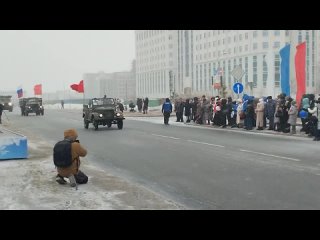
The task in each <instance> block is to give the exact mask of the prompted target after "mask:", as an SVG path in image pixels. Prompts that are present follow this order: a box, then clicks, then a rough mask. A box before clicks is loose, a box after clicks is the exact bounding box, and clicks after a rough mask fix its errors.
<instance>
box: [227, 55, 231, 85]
mask: <svg viewBox="0 0 320 240" xmlns="http://www.w3.org/2000/svg"><path fill="white" fill-rule="evenodd" d="M230 72H231V60H228V73H229V74H228V84H229V86H231V74H230Z"/></svg>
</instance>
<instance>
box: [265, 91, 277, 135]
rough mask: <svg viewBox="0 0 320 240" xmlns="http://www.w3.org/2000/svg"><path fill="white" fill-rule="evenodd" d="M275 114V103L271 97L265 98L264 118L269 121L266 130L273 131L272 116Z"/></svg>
mask: <svg viewBox="0 0 320 240" xmlns="http://www.w3.org/2000/svg"><path fill="white" fill-rule="evenodd" d="M275 112H276V103H275V101H274V100H273V99H272V96H268V97H267V104H266V108H265V114H266V118H267V119H268V120H269V128H268V130H273V129H274V114H275Z"/></svg>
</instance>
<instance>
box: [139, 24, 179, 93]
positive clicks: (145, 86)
mask: <svg viewBox="0 0 320 240" xmlns="http://www.w3.org/2000/svg"><path fill="white" fill-rule="evenodd" d="M135 41H136V42H135V45H136V93H137V97H139V98H145V97H148V98H163V97H169V95H170V91H173V90H174V88H173V86H171V87H170V80H171V81H173V80H174V79H175V78H176V72H177V61H176V59H177V58H178V54H177V31H171V30H137V31H135Z"/></svg>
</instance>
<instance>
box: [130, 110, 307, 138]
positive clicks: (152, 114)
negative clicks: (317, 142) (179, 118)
mask: <svg viewBox="0 0 320 240" xmlns="http://www.w3.org/2000/svg"><path fill="white" fill-rule="evenodd" d="M124 115H125V117H163V115H162V112H161V111H160V110H152V111H149V112H148V114H143V113H142V112H141V113H139V112H124ZM183 118H184V123H185V124H187V125H193V126H199V127H209V128H216V129H221V130H224V129H228V130H234V131H245V132H253V133H264V134H274V135H282V136H288V137H290V136H296V137H304V138H308V139H312V138H311V137H308V135H307V134H305V133H304V132H300V130H301V128H302V123H301V119H300V118H298V119H297V127H296V134H291V133H283V132H277V131H273V130H267V129H264V130H256V128H253V129H252V130H246V129H243V128H231V127H229V126H228V127H227V128H221V127H219V126H212V123H211V124H210V125H203V124H196V123H194V122H193V121H191V122H190V123H186V122H185V121H186V117H185V116H183ZM170 119H171V121H175V119H176V116H175V112H173V113H172V114H171V118H170ZM181 124H183V123H181ZM267 126H268V125H267Z"/></svg>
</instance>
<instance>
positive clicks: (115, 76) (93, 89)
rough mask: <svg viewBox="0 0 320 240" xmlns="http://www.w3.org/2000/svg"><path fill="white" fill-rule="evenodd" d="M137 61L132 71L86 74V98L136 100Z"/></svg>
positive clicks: (84, 76)
mask: <svg viewBox="0 0 320 240" xmlns="http://www.w3.org/2000/svg"><path fill="white" fill-rule="evenodd" d="M135 65H136V64H135V61H133V62H132V69H131V71H127V72H115V73H104V72H99V73H85V74H84V75H83V79H84V90H85V97H86V98H93V97H103V96H104V95H107V97H114V98H119V99H123V100H135V99H136V80H135V77H136V73H135V71H136V70H135Z"/></svg>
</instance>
